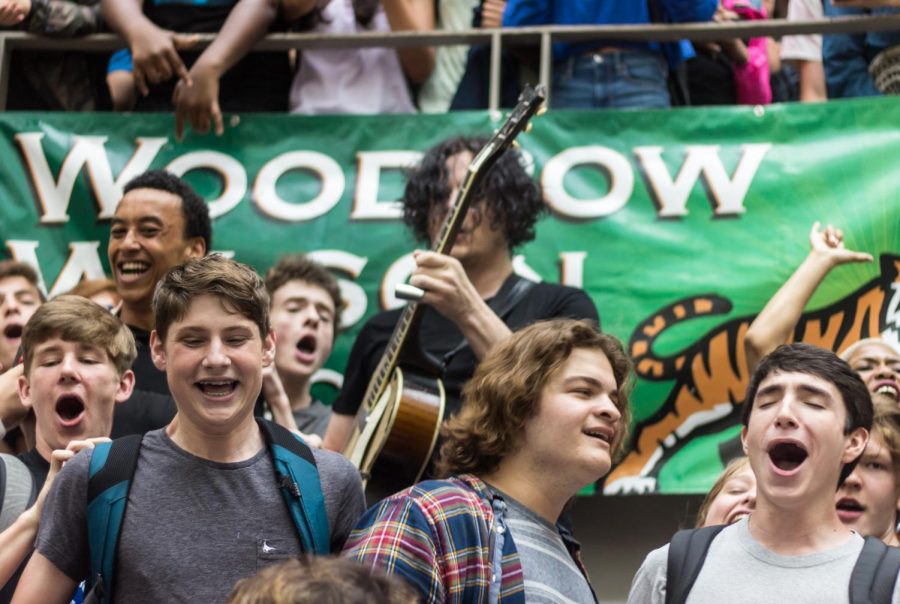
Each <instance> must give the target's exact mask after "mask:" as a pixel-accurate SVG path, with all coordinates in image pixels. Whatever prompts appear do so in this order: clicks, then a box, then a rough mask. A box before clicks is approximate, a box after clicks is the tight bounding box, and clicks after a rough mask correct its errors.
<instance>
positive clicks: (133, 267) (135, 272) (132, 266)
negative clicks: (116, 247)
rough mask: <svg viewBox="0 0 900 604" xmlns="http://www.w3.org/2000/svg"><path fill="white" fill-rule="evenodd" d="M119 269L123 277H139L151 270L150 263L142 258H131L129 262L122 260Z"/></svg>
mask: <svg viewBox="0 0 900 604" xmlns="http://www.w3.org/2000/svg"><path fill="white" fill-rule="evenodd" d="M118 270H119V274H120V275H122V276H123V277H138V276H140V275H143V274H144V273H146V272H147V271H149V270H150V263H149V262H142V261H140V260H129V261H128V262H120V263H119V264H118Z"/></svg>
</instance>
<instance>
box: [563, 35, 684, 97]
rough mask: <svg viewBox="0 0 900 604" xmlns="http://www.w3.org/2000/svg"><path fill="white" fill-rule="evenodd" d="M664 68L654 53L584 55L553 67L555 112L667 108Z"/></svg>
mask: <svg viewBox="0 0 900 604" xmlns="http://www.w3.org/2000/svg"><path fill="white" fill-rule="evenodd" d="M667 78H668V68H667V67H666V62H665V59H664V58H663V57H662V55H660V54H658V53H652V52H647V51H640V50H623V51H616V52H605V53H586V54H582V55H576V56H573V57H569V58H568V59H566V60H565V61H563V62H561V63H558V64H557V65H555V66H554V74H553V92H552V95H551V97H550V103H551V104H552V106H553V107H554V108H555V109H594V108H605V109H613V108H619V109H657V108H665V107H669V106H670V105H671V103H670V101H669V88H668V85H667Z"/></svg>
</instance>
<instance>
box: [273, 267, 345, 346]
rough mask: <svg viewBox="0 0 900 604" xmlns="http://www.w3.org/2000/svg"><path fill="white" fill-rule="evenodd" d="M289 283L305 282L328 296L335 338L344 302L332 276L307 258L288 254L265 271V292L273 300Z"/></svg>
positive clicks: (325, 269)
mask: <svg viewBox="0 0 900 604" xmlns="http://www.w3.org/2000/svg"><path fill="white" fill-rule="evenodd" d="M290 281H305V282H306V283H308V284H309V285H312V286H314V287H318V288H320V289H323V290H324V291H325V293H327V294H328V296H329V297H330V298H331V302H332V303H333V304H334V335H335V337H337V331H338V327H339V326H340V324H341V313H342V312H343V310H344V301H343V299H342V298H341V289H340V287H338V282H337V279H335V278H334V275H332V274H331V273H330V272H329V271H328V269H327V268H325V267H324V266H322V265H321V264H319V263H318V262H316V261H315V260H313V259H312V258H310V257H309V256H305V255H303V254H288V255H287V256H282V257H281V258H280V259H279V260H278V262H277V263H276V264H275V265H274V266H272V267H271V268H269V270H268V271H266V276H265V282H266V291H268V292H269V297H270V298H271V299H273V300H274V299H275V292H276V291H278V289H280V288H281V287H283V286H284V285H285V284H286V283H288V282H290Z"/></svg>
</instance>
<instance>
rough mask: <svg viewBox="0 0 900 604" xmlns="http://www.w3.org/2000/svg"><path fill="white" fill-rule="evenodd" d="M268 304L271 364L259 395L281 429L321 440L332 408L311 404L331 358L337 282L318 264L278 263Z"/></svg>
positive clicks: (302, 259) (294, 259) (298, 259)
mask: <svg viewBox="0 0 900 604" xmlns="http://www.w3.org/2000/svg"><path fill="white" fill-rule="evenodd" d="M265 280H266V290H267V291H268V292H269V296H270V297H271V299H272V308H271V314H272V329H273V330H274V331H275V362H274V363H273V366H272V367H270V368H269V369H268V370H267V371H266V372H265V373H264V374H263V394H264V395H265V398H266V402H267V403H268V404H269V406H270V407H271V408H272V413H273V415H274V417H275V420H276V421H278V423H280V424H281V425H283V426H285V427H287V428H289V429H295V430H300V431H301V432H302V433H304V435H314V436H313V437H312V438H315V439H316V440H317V441H318V440H319V439H321V437H323V436H325V429H326V428H327V427H328V419H329V417H330V416H331V408H330V407H327V406H326V405H324V404H323V403H322V401H319V400H313V398H312V394H311V393H310V388H311V387H312V377H313V375H314V374H315V373H316V372H317V371H318V370H319V369H321V368H322V366H323V365H324V364H325V361H327V360H328V357H329V355H331V350H332V348H333V346H334V340H335V337H336V336H337V331H338V328H339V327H340V321H341V310H342V306H343V300H341V292H340V289H339V288H338V284H337V280H336V279H335V278H334V277H333V276H332V275H331V273H329V272H328V269H326V268H325V267H324V266H322V265H321V264H318V263H316V262H314V261H313V260H311V259H310V258H308V257H306V256H302V255H299V254H296V255H290V256H285V257H283V258H281V259H280V260H279V261H278V262H277V263H276V264H275V266H273V267H272V268H270V269H269V270H268V272H266V278H265Z"/></svg>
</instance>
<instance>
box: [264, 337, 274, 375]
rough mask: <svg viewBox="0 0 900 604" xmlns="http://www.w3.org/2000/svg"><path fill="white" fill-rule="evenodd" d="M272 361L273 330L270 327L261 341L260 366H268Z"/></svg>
mask: <svg viewBox="0 0 900 604" xmlns="http://www.w3.org/2000/svg"><path fill="white" fill-rule="evenodd" d="M273 362H275V330H274V329H271V328H270V329H269V333H267V334H266V337H265V338H263V341H262V366H263V367H268V366H269V365H271V364H272V363H273Z"/></svg>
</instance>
